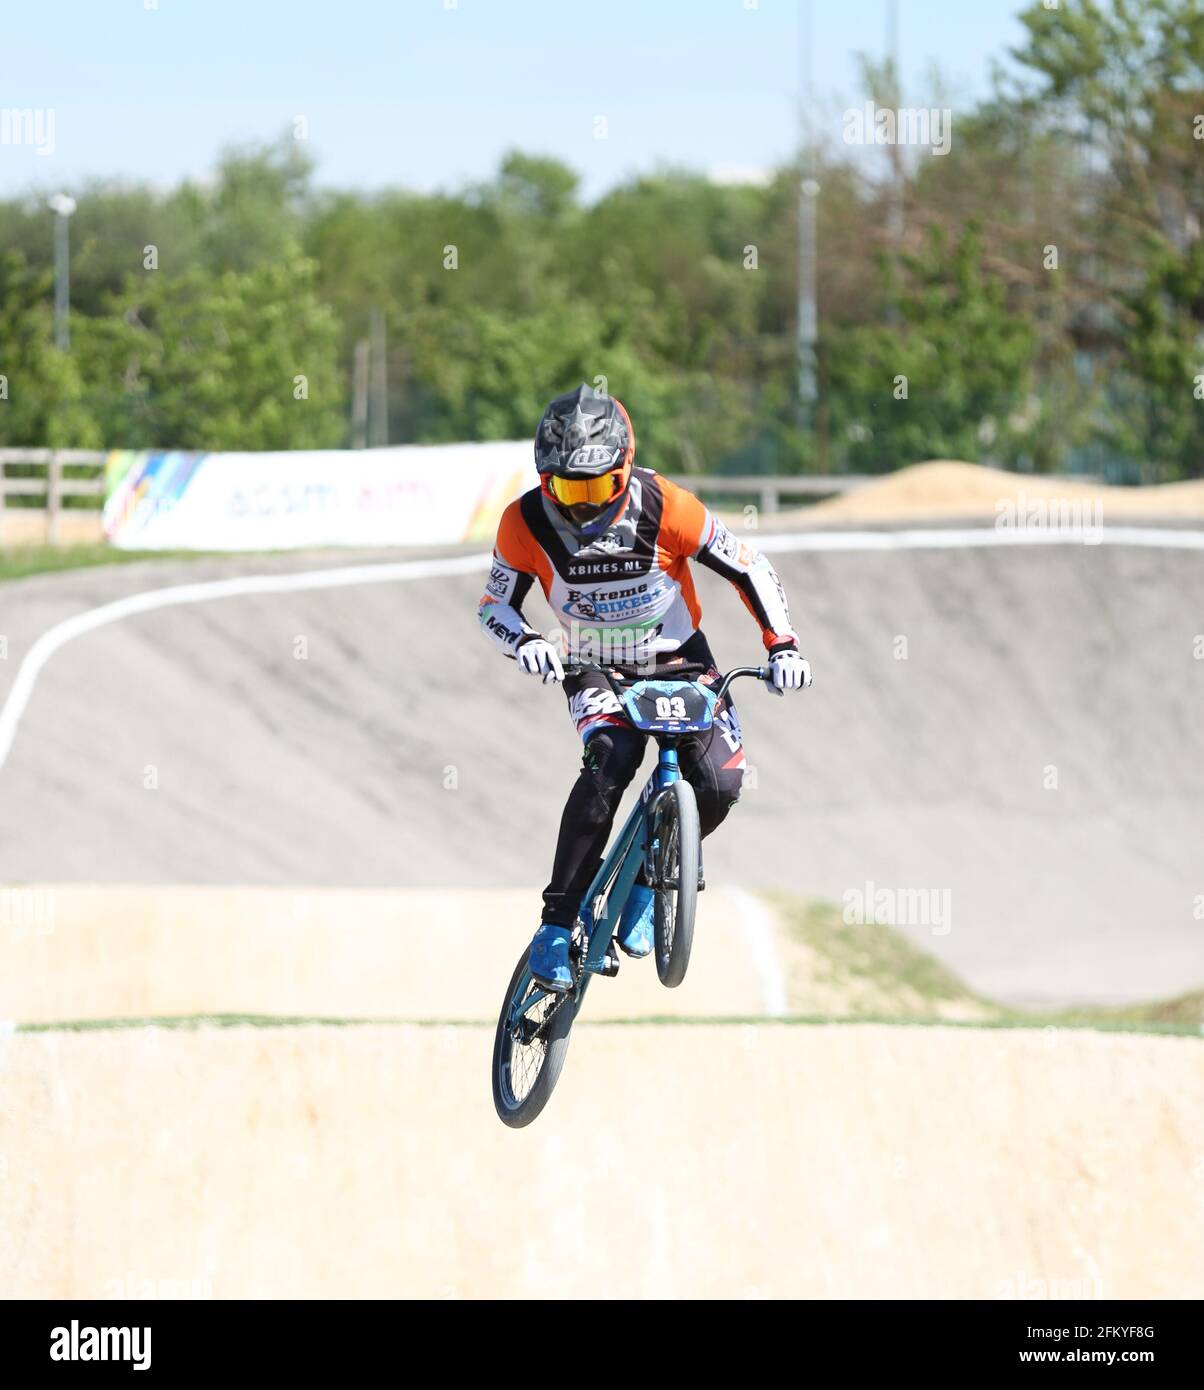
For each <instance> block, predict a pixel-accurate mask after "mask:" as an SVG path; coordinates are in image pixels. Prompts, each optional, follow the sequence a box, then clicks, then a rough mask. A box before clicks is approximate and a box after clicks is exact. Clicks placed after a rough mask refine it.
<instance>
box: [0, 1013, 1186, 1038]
mask: <svg viewBox="0 0 1204 1390" xmlns="http://www.w3.org/2000/svg"><path fill="white" fill-rule="evenodd" d="M1054 1019H1059V1020H1060V1021H1058V1022H1052V1021H1051V1020H1054ZM882 1024H888V1025H890V1026H891V1027H894V1028H960V1029H968V1030H971V1031H973V1030H982V1029H988V1030H1016V1029H1022V1030H1024V1029H1027V1030H1030V1031H1032V1030H1037V1031H1040V1030H1043V1029H1046V1028H1050V1027H1058V1028H1065V1029H1067V1030H1069V1031H1075V1032H1088V1033H1154V1034H1163V1035H1166V1036H1172V1037H1199V1036H1200V1034H1201V1031H1202V1030H1201V1026H1200V1025H1199V1024H1198V1023H1185V1022H1170V1021H1162V1022H1154V1021H1151V1020H1148V1019H1142V1018H1132V1019H1122V1018H1109V1017H1104V1016H1099V1015H1090V1016H1088V1015H1081V1016H1080V1015H1069V1014H1067V1015H1053V1014H1050V1015H1038V1014H1031V1015H1030V1014H1019V1013H1017V1014H1012V1015H1006V1016H1001V1017H999V1018H994V1019H986V1020H950V1019H942V1018H925V1017H921V1016H919V1015H910V1016H906V1017H900V1016H897V1015H892V1014H882V1015H875V1014H858V1015H849V1016H846V1017H843V1018H835V1017H826V1016H823V1015H820V1014H786V1015H783V1016H780V1017H777V1018H771V1017H767V1016H766V1015H764V1014H749V1015H747V1016H744V1015H730V1016H727V1015H725V1016H721V1017H713V1016H704V1015H698V1016H681V1015H674V1014H648V1015H645V1016H643V1017H639V1018H611V1019H594V1020H591V1019H589V1018H582V1019H580V1020H578V1022H577V1023H576V1024H575V1025H574V1026H575V1027H578V1028H581V1027H585V1028H641V1027H650V1026H652V1027H658V1028H749V1027H754V1026H755V1027H758V1028H762V1027H764V1028H859V1027H865V1026H868V1025H882ZM368 1027H376V1028H477V1029H489V1030H492V1029H493V1027H494V1024H493V1023H492V1022H491V1021H489V1020H488V1019H469V1018H324V1017H320V1016H308V1015H291V1014H184V1015H170V1016H164V1017H158V1018H156V1017H147V1018H83V1019H68V1020H64V1021H62V1022H54V1023H19V1024H17V1025H16V1027H15V1029H14V1031H15V1032H17V1033H101V1032H124V1031H126V1030H128V1029H143V1028H166V1029H170V1030H173V1031H176V1032H197V1031H199V1030H200V1029H203V1028H368Z"/></svg>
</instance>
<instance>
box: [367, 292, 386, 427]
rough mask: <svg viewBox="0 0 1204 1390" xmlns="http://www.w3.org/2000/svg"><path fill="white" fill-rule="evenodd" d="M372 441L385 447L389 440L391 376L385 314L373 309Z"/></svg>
mask: <svg viewBox="0 0 1204 1390" xmlns="http://www.w3.org/2000/svg"><path fill="white" fill-rule="evenodd" d="M371 442H372V444H373V447H375V448H378V449H379V448H383V447H384V445H386V444H387V443H388V442H389V376H388V366H387V364H386V362H385V315H384V311H383V310H381V309H373V310H372V415H371Z"/></svg>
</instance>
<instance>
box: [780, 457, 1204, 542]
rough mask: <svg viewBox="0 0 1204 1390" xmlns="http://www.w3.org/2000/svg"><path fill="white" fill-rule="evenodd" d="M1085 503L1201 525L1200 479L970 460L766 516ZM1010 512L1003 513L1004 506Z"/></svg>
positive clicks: (853, 518)
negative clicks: (1144, 480)
mask: <svg viewBox="0 0 1204 1390" xmlns="http://www.w3.org/2000/svg"><path fill="white" fill-rule="evenodd" d="M1076 507H1077V508H1080V509H1081V508H1090V509H1091V515H1092V516H1093V517H1098V524H1109V523H1112V522H1119V521H1128V520H1134V521H1136V520H1142V519H1145V520H1157V519H1162V520H1190V521H1200V522H1204V480H1193V481H1191V482H1184V483H1166V484H1164V485H1162V486H1161V487H1131V488H1130V487H1106V486H1103V485H1101V484H1099V483H1088V482H1078V481H1075V480H1073V479H1070V478H1049V477H1042V476H1040V475H1035V474H1022V473H1007V472H1004V471H1003V470H1002V469H996V468H983V467H982V466H981V465H979V464H976V463H949V462H943V461H937V462H933V463H917V464H913V465H912V466H911V467H910V468H900V469H899V470H898V471H897V472H895V473H888V474H886V475H884V476H883V477H882V478H881V479H879V480H877V481H875V482H872V483H869V484H867V485H866V486H864V487H859V488H857V489H856V490H855V491H852V492H846V493H842V494H841V495H840V496H838V497H832V498H829V499H827V500H826V501H823V502H818V503H816V504H815V506H812V507H802V508H798V509H793V508H792V509H791V510H790V511H789V512H785V513H782V514H781V515H779V516H778V517H775V518H773V523H774V529H779V528H789V527H791V526H795V525H804V526H825V525H834V524H837V523H839V524H842V525H857V524H873V525H882V524H901V523H907V522H912V523H914V522H917V521H937V520H964V521H980V522H981V521H992V522H993V521H995V520H996V518H998V517H999V516H1001V515H1005V516H1013V517H1014V516H1015V515H1016V514H1017V512H1019V513H1020V514H1021V515H1023V514H1024V512H1025V511H1026V510H1029V511H1032V512H1033V513H1034V514H1038V513H1041V512H1042V511H1044V512H1045V513H1046V514H1048V512H1049V510H1050V509H1051V508H1053V509H1055V511H1062V510H1064V511H1066V512H1067V513H1068V514H1073V509H1074V508H1076ZM1009 509H1010V510H1009Z"/></svg>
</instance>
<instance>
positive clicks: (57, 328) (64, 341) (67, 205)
mask: <svg viewBox="0 0 1204 1390" xmlns="http://www.w3.org/2000/svg"><path fill="white" fill-rule="evenodd" d="M48 206H49V208H50V211H51V212H53V213H54V214H55V221H54V342H55V346H56V347H58V348H59V349H61V350H62V351H63V352H66V351H67V349H68V348H69V347H70V346H71V335H70V332H69V330H68V328H67V314H68V310H69V307H70V300H71V271H70V267H69V258H70V243H69V241H68V237H67V220H68V218H69V217H70V216H71V214H72V213H73V212H74V211H75V199H74V198H72V197H70V196H69V195H68V194H66V193H56V194H55V195H54V197H53V198H51V199H50V202H49V204H48Z"/></svg>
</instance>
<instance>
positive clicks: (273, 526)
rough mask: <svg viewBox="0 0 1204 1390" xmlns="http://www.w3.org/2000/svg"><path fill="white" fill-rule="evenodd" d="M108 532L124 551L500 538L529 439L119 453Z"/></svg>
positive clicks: (523, 473)
mask: <svg viewBox="0 0 1204 1390" xmlns="http://www.w3.org/2000/svg"><path fill="white" fill-rule="evenodd" d="M105 475H106V502H105V510H104V528H105V533H106V535H107V536H108V537H109V539H110V540H111V541H112V543H113V544H114V545H116V546H118V547H119V548H121V549H124V550H286V549H295V548H297V547H300V546H331V545H357V546H408V545H442V544H454V543H456V542H461V541H488V540H491V539H492V538H493V533H494V530H495V528H496V526H497V522H498V518H499V517H500V515H501V513H502V510H503V508H504V507H505V506H506V504H507V503H508V502H510V501H511V500H512V499H513V498H515V497H517V496H518V494H519V493H520V492H522V491H523V490H524V489H525V488H528V487H532V486H534V484H535V482H536V481H537V479H536V474H535V464H534V461H533V458H532V452H531V445H530V442H529V441H525V440H520V441H516V442H503V443H485V444H414V445H405V446H401V447H398V448H392V449H351V450H335V449H328V450H313V451H304V450H298V451H295V452H290V453H263V454H234V453H221V454H206V453H138V452H130V451H127V450H118V451H114V452H113V453H112V454H110V455H109V459H108V461H107V466H106V470H105Z"/></svg>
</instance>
